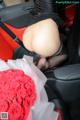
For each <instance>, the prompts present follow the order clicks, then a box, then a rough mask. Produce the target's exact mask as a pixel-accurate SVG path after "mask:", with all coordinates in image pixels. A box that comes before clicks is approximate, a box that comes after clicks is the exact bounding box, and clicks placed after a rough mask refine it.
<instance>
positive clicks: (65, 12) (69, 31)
mask: <svg viewBox="0 0 80 120" xmlns="http://www.w3.org/2000/svg"><path fill="white" fill-rule="evenodd" d="M44 1H45V0H35V1H33V0H30V1H27V2H25V3H22V4H18V5H13V6H9V7H6V5H5V4H4V1H3V0H0V30H1V29H3V30H4V31H6V32H7V34H9V35H10V36H11V34H12V33H13V36H14V35H15V32H14V30H16V29H23V28H24V27H27V26H29V25H31V24H34V23H36V22H38V21H40V20H42V19H46V18H48V17H50V16H51V17H52V18H53V19H55V21H58V22H59V31H60V34H61V39H62V41H63V53H64V52H65V53H66V54H67V56H68V58H67V59H66V60H65V61H64V62H63V63H61V64H60V65H58V66H57V67H55V68H51V69H48V70H45V71H43V73H44V74H45V75H46V77H47V78H48V81H47V83H46V85H45V89H46V92H47V95H48V98H49V101H52V102H55V110H56V111H58V112H59V114H60V116H59V120H80V24H79V21H80V5H72V4H70V5H58V4H55V0H54V1H53V2H51V1H50V0H46V2H44ZM49 1H50V2H49ZM45 3H46V4H45ZM36 6H37V7H36ZM44 6H45V9H47V8H49V10H50V11H47V13H48V14H47V15H46V16H45V15H44V14H42V15H40V14H38V12H40V10H42V9H43V8H44ZM45 9H44V11H45ZM54 16H56V17H54ZM2 24H3V25H4V24H5V26H4V27H3V26H2ZM7 25H10V26H12V27H13V28H14V30H13V31H11V29H10V28H9V26H8V27H7ZM6 27H7V28H6ZM13 36H11V37H13ZM17 38H18V36H17ZM19 39H20V38H19ZM19 39H18V44H19V45H18V47H16V49H15V50H14V52H13V54H12V58H13V59H17V58H22V57H23V55H24V54H26V55H30V54H29V52H27V51H26V50H25V49H24V48H23V46H22V45H21V43H20V42H19ZM12 41H14V40H12ZM33 57H34V56H33Z"/></svg>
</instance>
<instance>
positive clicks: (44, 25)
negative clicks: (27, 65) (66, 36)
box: [23, 19, 66, 69]
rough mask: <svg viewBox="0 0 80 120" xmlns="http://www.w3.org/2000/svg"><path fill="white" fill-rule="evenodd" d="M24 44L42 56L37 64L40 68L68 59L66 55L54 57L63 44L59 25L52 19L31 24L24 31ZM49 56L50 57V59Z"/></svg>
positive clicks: (52, 65)
mask: <svg viewBox="0 0 80 120" xmlns="http://www.w3.org/2000/svg"><path fill="white" fill-rule="evenodd" d="M23 44H24V46H25V48H27V49H28V50H29V51H32V52H35V53H37V54H39V55H40V56H41V59H40V60H39V62H38V64H37V66H38V68H40V69H42V68H44V69H47V68H50V67H54V66H56V65H58V64H59V63H60V62H62V61H63V60H65V59H66V55H62V56H56V57H52V56H53V55H54V54H55V53H56V52H57V51H58V49H59V47H60V44H61V43H60V36H59V31H58V26H57V24H56V23H55V22H54V21H53V20H52V19H46V20H42V21H40V22H37V23H35V24H33V25H31V26H29V27H28V28H27V29H26V30H25V32H24V35H23ZM47 57H50V59H49V60H48V61H47V60H46V58H47Z"/></svg>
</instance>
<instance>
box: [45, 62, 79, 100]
mask: <svg viewBox="0 0 80 120" xmlns="http://www.w3.org/2000/svg"><path fill="white" fill-rule="evenodd" d="M45 75H46V76H47V77H48V82H47V84H48V86H49V87H50V88H51V89H52V90H53V91H54V90H56V92H57V94H58V95H59V96H60V98H61V99H63V100H64V101H74V100H77V99H80V64H74V65H67V66H64V67H61V68H58V69H55V70H49V71H46V72H45Z"/></svg>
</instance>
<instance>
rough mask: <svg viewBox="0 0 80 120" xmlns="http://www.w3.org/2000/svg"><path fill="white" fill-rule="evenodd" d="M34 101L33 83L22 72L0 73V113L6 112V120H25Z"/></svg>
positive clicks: (7, 71)
mask: <svg viewBox="0 0 80 120" xmlns="http://www.w3.org/2000/svg"><path fill="white" fill-rule="evenodd" d="M35 100H36V91H35V85H34V82H33V80H32V79H31V78H30V77H29V76H27V75H25V74H24V72H23V71H21V70H6V71H2V72H0V112H8V117H9V119H8V120H27V117H28V114H29V111H30V108H31V106H33V104H34V102H35Z"/></svg>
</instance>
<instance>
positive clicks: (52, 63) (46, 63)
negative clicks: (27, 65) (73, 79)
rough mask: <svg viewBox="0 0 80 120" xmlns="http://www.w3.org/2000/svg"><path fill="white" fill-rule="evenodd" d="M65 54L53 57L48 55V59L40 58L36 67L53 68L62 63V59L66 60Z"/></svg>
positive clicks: (42, 68)
mask: <svg viewBox="0 0 80 120" xmlns="http://www.w3.org/2000/svg"><path fill="white" fill-rule="evenodd" d="M66 58H67V55H66V54H63V55H59V56H55V57H50V58H49V59H48V60H47V59H46V58H43V57H42V58H40V60H39V62H38V64H37V67H38V68H39V69H41V70H46V69H48V68H53V67H56V66H57V65H59V64H60V63H62V62H63V61H64V60H66Z"/></svg>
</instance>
